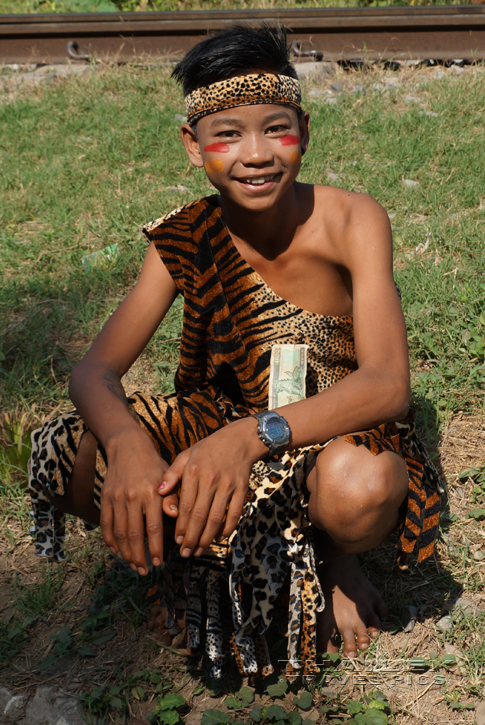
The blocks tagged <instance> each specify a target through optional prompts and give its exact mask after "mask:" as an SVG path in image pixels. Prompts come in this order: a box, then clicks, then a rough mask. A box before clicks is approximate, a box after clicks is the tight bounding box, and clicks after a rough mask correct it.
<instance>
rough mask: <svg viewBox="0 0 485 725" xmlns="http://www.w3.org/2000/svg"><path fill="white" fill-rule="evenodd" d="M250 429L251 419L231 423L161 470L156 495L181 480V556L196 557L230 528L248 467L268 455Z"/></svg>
mask: <svg viewBox="0 0 485 725" xmlns="http://www.w3.org/2000/svg"><path fill="white" fill-rule="evenodd" d="M256 430H257V422H256V420H255V419H254V418H244V419H242V420H238V421H235V422H234V423H231V424H230V425H228V426H226V427H225V428H221V429H220V430H218V431H216V432H215V433H213V434H212V435H210V436H208V437H207V438H204V440H201V441H199V442H198V443H196V444H195V445H193V446H191V448H188V449H187V450H186V451H183V453H181V454H180V455H179V456H177V458H176V459H175V461H174V462H173V464H172V465H171V466H170V468H168V470H167V471H166V473H165V475H164V478H163V483H162V486H161V487H160V489H159V493H160V494H161V495H162V496H166V495H167V494H169V493H170V492H171V491H172V490H173V488H174V487H175V486H176V484H177V483H178V482H179V481H182V485H181V489H180V501H179V514H178V519H177V525H176V529H175V541H176V542H177V544H180V548H181V553H182V556H184V557H187V556H190V555H191V554H192V553H194V554H195V556H200V555H201V554H202V553H203V551H204V549H206V548H207V547H208V546H209V545H210V544H211V542H212V541H213V540H214V538H216V537H217V538H225V537H226V536H229V534H231V533H232V532H233V531H234V529H235V528H236V525H237V523H238V521H239V518H240V516H241V513H242V509H243V505H244V499H245V496H246V491H247V489H248V485H249V475H250V473H251V467H252V465H253V463H255V462H256V461H257V460H259V459H260V458H262V457H263V456H264V455H266V454H267V453H268V449H267V448H266V446H265V445H264V444H263V443H262V442H261V441H260V440H259V438H258V436H257V433H256ZM164 510H166V509H165V507H164Z"/></svg>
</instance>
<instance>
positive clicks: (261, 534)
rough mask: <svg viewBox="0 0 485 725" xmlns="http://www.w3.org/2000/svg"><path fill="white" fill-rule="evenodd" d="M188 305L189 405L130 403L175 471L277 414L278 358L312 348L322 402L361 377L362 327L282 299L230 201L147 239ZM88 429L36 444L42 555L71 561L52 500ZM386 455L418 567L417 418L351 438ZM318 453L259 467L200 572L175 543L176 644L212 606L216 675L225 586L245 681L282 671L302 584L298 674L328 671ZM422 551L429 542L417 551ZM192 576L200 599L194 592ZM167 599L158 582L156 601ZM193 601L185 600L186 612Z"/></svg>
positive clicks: (61, 425) (422, 533)
mask: <svg viewBox="0 0 485 725" xmlns="http://www.w3.org/2000/svg"><path fill="white" fill-rule="evenodd" d="M144 233H145V235H146V236H147V238H148V240H149V241H152V242H154V244H155V246H156V248H157V250H158V252H159V254H160V257H161V258H162V260H163V262H164V263H165V265H166V266H167V268H168V270H169V272H170V274H171V276H172V278H173V280H174V281H175V284H176V286H177V288H178V290H179V292H180V293H181V294H183V296H184V317H183V330H182V338H181V343H180V364H179V367H178V370H177V373H176V376H175V393H174V394H170V395H151V396H147V395H142V394H140V393H135V394H134V395H132V396H131V397H130V398H129V405H130V408H131V411H132V414H133V415H134V416H135V417H137V419H138V421H139V423H140V425H141V426H142V427H143V428H144V429H145V430H146V431H147V432H148V433H149V435H150V436H151V438H152V440H153V442H154V445H155V447H156V449H157V450H158V451H159V453H160V455H161V456H162V457H163V458H164V459H165V460H166V461H173V460H174V458H175V457H176V456H177V455H178V453H180V452H181V451H182V450H184V449H186V448H187V447H189V446H191V445H193V444H194V443H195V442H197V441H198V440H200V439H201V438H204V437H205V436H207V435H209V434H210V433H212V432H214V431H216V430H217V429H218V428H220V427H221V426H224V425H227V424H228V423H230V422H231V421H233V420H235V419H237V418H240V417H241V416H247V415H248V414H250V413H252V412H256V411H260V410H265V409H266V408H267V406H268V379H269V364H270V356H271V348H272V346H273V345H274V344H275V343H277V342H280V343H300V342H303V341H304V342H306V343H308V345H309V349H308V373H307V381H306V389H307V394H308V396H310V395H315V394H316V393H318V392H320V391H322V390H324V389H325V388H327V387H329V386H330V385H333V384H334V383H336V382H337V381H338V380H340V379H341V378H343V377H344V376H345V375H348V374H349V373H351V372H352V371H353V370H355V369H356V367H357V361H356V356H355V350H354V342H353V325H352V318H351V317H330V316H324V315H319V314H316V313H310V312H306V311H305V310H302V309H300V308H299V307H296V306H295V305H293V304H291V303H290V302H287V301H285V300H283V299H282V298H281V297H278V295H276V294H275V293H274V292H273V291H272V290H271V289H270V288H269V287H268V286H267V285H266V283H265V282H264V281H263V280H262V278H261V277H260V276H259V275H258V273H257V272H256V271H255V270H253V269H252V268H251V267H250V266H249V265H248V264H247V262H246V261H245V260H244V259H243V258H242V257H241V255H240V254H239V252H238V250H237V248H236V246H235V245H234V243H233V242H232V240H231V237H230V234H229V232H228V229H227V227H226V225H225V223H224V220H223V218H222V213H221V208H220V206H219V204H218V201H217V197H216V196H212V197H208V198H205V199H200V200H198V201H194V202H192V203H190V204H188V205H187V206H185V207H183V208H182V209H179V210H175V211H174V212H172V213H171V214H168V215H167V216H165V217H164V218H162V219H159V220H157V221H155V222H153V223H151V224H148V225H147V226H146V227H145V228H144ZM85 430H86V426H85V424H84V423H83V421H82V420H81V418H80V417H79V416H78V415H77V414H76V413H72V414H68V415H63V416H61V417H60V418H57V419H56V420H53V421H51V422H49V423H47V424H46V425H45V426H44V427H43V428H41V429H40V430H38V431H35V432H34V433H33V453H32V459H31V477H30V492H31V495H32V503H33V515H34V520H35V530H36V549H37V553H38V554H40V555H45V556H51V557H53V558H54V559H56V560H58V561H60V560H62V559H63V558H64V556H65V555H64V515H63V514H62V513H61V512H60V511H58V510H56V509H54V508H53V506H52V505H51V504H50V503H49V501H48V499H47V497H46V496H45V494H44V491H45V490H48V491H49V492H51V493H52V494H56V495H62V494H63V493H64V491H65V487H66V485H67V484H68V481H69V476H70V472H71V471H72V467H73V464H74V460H75V456H76V451H77V448H78V445H79V441H80V438H81V436H82V434H83V432H84V431H85ZM345 440H347V441H348V442H349V443H351V444H352V445H355V446H360V445H364V446H366V447H367V448H368V449H369V450H370V451H371V452H372V453H373V454H375V455H378V454H379V453H380V452H381V451H385V450H387V451H395V452H400V453H402V455H403V456H404V459H405V461H406V464H407V467H408V472H409V495H408V499H407V511H406V513H405V516H404V518H403V521H402V524H401V533H400V538H399V544H398V563H399V566H400V567H401V568H403V569H404V568H406V567H407V564H408V559H409V555H410V554H411V552H413V551H414V550H417V552H418V561H423V560H424V559H426V558H427V557H429V556H430V555H431V553H432V551H433V546H434V539H435V536H436V531H437V525H438V515H439V501H440V497H439V493H440V491H441V489H440V482H439V478H438V474H437V472H436V470H435V468H434V466H433V464H432V463H431V461H430V460H429V458H428V456H427V453H426V451H425V450H424V448H423V446H422V444H421V442H420V440H419V439H418V438H417V436H416V434H415V432H414V425H413V415H412V414H410V415H408V416H407V417H406V418H405V419H404V420H402V421H398V422H396V423H387V424H383V425H381V426H379V427H378V428H375V429H373V430H369V431H367V432H364V433H359V434H353V435H347V436H345ZM327 444H328V441H327V442H326V443H322V444H321V445H314V446H308V447H306V448H301V449H298V450H294V451H287V452H285V453H283V454H281V455H277V456H274V457H270V458H268V459H266V460H265V461H258V462H257V463H256V464H255V465H254V466H253V469H252V474H251V477H250V482H249V489H248V495H247V498H246V502H245V505H244V509H243V513H242V516H241V519H240V522H239V525H238V528H237V530H236V531H235V532H234V533H233V534H232V535H231V537H230V538H229V539H228V540H226V541H225V542H223V543H221V544H215V543H214V544H213V545H212V546H211V547H210V549H209V550H207V551H206V553H205V554H204V555H203V556H202V557H200V558H197V559H195V558H192V559H191V560H189V561H187V560H185V559H182V558H181V557H180V556H179V553H178V547H176V546H175V545H174V543H173V540H172V541H171V543H170V546H169V548H168V553H167V555H166V560H165V563H164V566H163V567H161V569H159V570H158V572H156V574H155V575H156V576H158V578H159V579H160V580H161V581H160V584H161V587H162V589H163V591H164V596H165V600H166V603H167V608H168V615H169V622H168V627H169V628H171V631H172V633H175V632H176V631H177V630H176V627H175V609H180V608H186V610H187V611H186V622H187V627H188V633H189V646H190V647H197V646H198V645H199V644H200V632H201V626H202V622H201V618H202V602H201V583H202V582H204V587H203V590H204V591H205V592H206V594H205V599H206V603H205V612H206V622H205V640H206V651H207V654H208V656H209V658H210V660H211V661H212V675H213V676H220V674H221V664H222V656H223V639H224V637H223V632H222V627H221V617H220V610H219V595H220V590H221V587H226V591H227V590H229V593H230V597H231V600H232V619H233V624H234V627H233V634H232V640H231V641H232V651H233V652H234V654H235V656H236V659H237V662H238V664H239V667H240V670H241V672H243V673H257V672H260V673H262V674H263V675H266V674H269V673H270V672H272V669H273V668H272V665H271V662H270V659H269V655H268V648H267V645H266V640H265V634H264V633H265V631H266V630H267V628H268V626H269V625H270V623H271V621H272V616H273V612H274V607H275V601H276V599H277V598H278V595H279V594H280V593H282V590H283V589H284V584H285V581H286V582H288V581H289V614H288V619H289V621H288V665H287V668H286V674H287V676H288V677H290V678H293V677H295V676H296V675H297V674H298V673H303V674H305V675H312V674H315V673H316V672H317V671H318V667H317V665H316V663H315V660H316V654H317V652H316V614H317V612H319V611H322V609H323V607H324V600H323V595H322V590H321V587H320V583H319V579H318V576H317V574H316V563H315V557H314V549H313V544H312V534H311V527H310V525H309V521H308V517H307V506H308V491H307V489H306V486H305V480H306V474H307V471H308V469H309V467H310V466H311V465H312V461H313V460H314V459H315V457H316V456H317V454H318V453H319V451H321V450H322V449H323V448H324V446H325V445H327ZM106 465H107V461H106V454H105V452H104V450H103V449H102V448H101V447H99V448H98V452H97V459H96V481H95V502H96V504H97V506H98V507H99V505H100V490H101V486H102V484H103V480H104V476H105V474H106ZM418 539H419V544H417V542H418ZM186 568H188V569H189V570H190V584H189V586H188V594H187V595H186V594H185V587H184V586H183V584H182V579H183V576H184V570H185V569H186ZM150 597H151V600H152V601H157V600H158V598H159V594H158V584H157V583H155V586H154V587H153V588H152V590H151V592H150ZM184 600H185V601H184Z"/></svg>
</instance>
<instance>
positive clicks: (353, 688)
mask: <svg viewBox="0 0 485 725" xmlns="http://www.w3.org/2000/svg"><path fill="white" fill-rule="evenodd" d="M484 439H485V420H484V419H483V418H481V417H478V416H469V415H458V416H456V417H454V418H452V419H450V421H449V424H448V426H447V427H446V429H445V432H444V434H443V437H442V440H441V442H440V445H439V447H438V457H437V459H436V462H437V464H438V466H439V467H440V468H441V471H442V473H443V475H444V477H445V479H446V482H447V485H448V490H449V507H450V513H451V514H456V516H457V517H458V518H457V520H456V523H455V525H453V526H451V527H450V528H449V529H448V530H447V532H446V533H445V534H444V536H443V537H441V538H440V540H439V542H438V544H437V551H436V555H435V556H434V557H433V559H432V560H431V561H430V562H427V563H425V564H424V565H423V566H421V567H419V568H417V567H414V568H411V569H410V571H408V572H406V573H398V572H396V571H395V569H394V567H393V561H394V543H393V542H392V541H389V542H387V543H386V544H385V545H384V546H382V547H380V548H379V549H377V550H374V551H373V552H370V553H369V554H367V555H366V556H365V557H364V563H365V569H366V572H367V574H368V576H369V577H370V579H371V580H372V581H373V582H374V583H375V584H376V586H378V588H379V589H380V590H381V592H382V593H383V595H384V597H385V599H386V601H387V603H388V605H389V609H390V614H389V618H388V621H387V622H385V624H384V631H383V632H382V634H381V635H380V637H379V639H378V642H377V644H376V646H375V648H374V649H373V651H371V652H369V653H368V654H367V655H365V656H363V655H361V656H360V657H359V658H358V659H356V660H353V661H342V663H341V665H340V667H339V668H338V669H337V671H332V672H329V674H328V675H327V676H326V678H325V682H324V683H323V685H324V686H325V687H326V688H330V689H332V690H335V691H336V692H337V693H338V694H339V695H340V697H341V698H345V697H347V696H348V697H352V698H358V697H360V696H362V695H363V694H364V693H366V692H368V691H370V690H372V689H374V688H376V687H377V688H378V689H380V690H381V691H382V692H383V693H384V694H385V695H387V696H388V698H389V701H390V703H391V705H392V707H393V710H394V713H395V722H396V723H399V725H405V724H406V723H433V725H437V724H438V723H442V724H443V725H444V724H445V723H456V724H457V723H465V722H466V723H472V722H474V718H475V715H474V711H473V710H458V709H455V710H454V709H450V706H449V704H448V703H447V699H446V697H447V696H448V698H449V696H450V693H451V692H455V693H456V692H459V693H462V695H463V697H462V698H461V699H460V702H463V703H464V702H466V703H468V704H469V705H470V706H471V705H473V704H476V703H478V702H479V701H480V699H481V695H485V691H483V670H480V668H479V667H478V669H477V671H476V677H475V681H473V662H472V663H470V662H467V661H466V658H467V655H466V652H461V651H460V650H459V648H456V647H455V649H453V647H454V645H453V643H451V650H450V642H445V641H444V639H445V638H444V636H443V634H442V633H441V632H440V630H439V629H437V627H436V624H435V623H436V622H437V621H438V620H439V619H440V617H442V616H444V615H446V614H447V613H448V612H449V611H450V610H451V609H452V607H453V604H454V602H455V601H456V600H457V598H458V597H462V598H466V599H467V600H471V601H473V602H474V603H476V604H477V605H478V606H479V607H482V606H483V607H484V610H485V594H484V589H483V581H484V567H483V563H481V562H476V563H475V564H467V565H466V566H464V565H463V562H459V561H457V560H456V557H455V558H454V557H453V551H454V547H456V546H459V545H460V544H463V542H464V541H465V540H466V541H467V542H468V547H469V550H470V551H471V552H474V551H478V550H480V549H481V548H482V547H483V546H484V544H485V541H484V539H485V529H484V526H483V524H480V523H475V522H470V519H467V518H466V515H467V511H468V510H469V509H470V494H471V487H472V483H471V482H470V481H469V482H465V483H461V482H460V481H459V479H458V473H459V471H461V470H463V469H465V468H469V467H471V466H474V465H480V463H481V462H482V450H483V449H482V446H481V445H480V444H481V443H482V441H484ZM68 527H69V534H70V540H69V550H70V552H71V556H70V558H69V560H68V562H67V563H66V564H64V565H63V571H64V580H63V583H62V586H61V588H60V589H59V591H58V593H57V595H56V600H55V602H54V603H53V605H52V608H51V609H50V610H48V611H45V612H39V614H38V616H37V617H36V619H35V621H34V622H33V624H32V625H31V626H30V627H29V629H28V639H27V640H26V641H25V642H24V643H23V644H22V646H21V648H20V651H19V652H18V654H17V655H16V656H15V657H14V658H13V660H12V662H11V664H10V666H8V667H7V668H6V669H4V670H3V671H2V672H1V674H0V686H5V687H8V688H9V690H10V691H12V692H14V693H15V694H18V693H28V694H31V693H33V692H34V691H35V690H36V688H38V687H40V686H41V685H46V684H49V686H52V687H55V688H59V690H62V691H64V692H66V693H69V694H71V695H74V696H80V695H81V694H82V693H83V692H87V691H90V690H92V689H93V688H96V687H101V688H102V687H103V686H105V685H106V684H107V683H119V682H122V681H123V680H124V679H126V678H127V677H129V675H130V674H132V673H133V672H136V671H137V670H142V669H143V668H148V669H149V670H150V671H160V672H161V674H162V676H163V678H164V681H165V682H170V680H172V681H173V683H174V684H175V685H176V686H177V687H179V688H180V689H179V692H180V694H182V695H184V697H185V698H186V700H187V703H188V705H189V706H190V713H189V714H188V716H187V719H186V722H187V723H189V725H190V723H196V722H199V721H200V717H201V713H202V712H203V711H204V710H206V709H208V708H221V709H222V710H224V709H225V708H224V699H225V697H226V696H227V691H228V690H230V689H231V687H236V688H237V687H238V686H240V684H241V683H238V682H230V681H228V682H225V683H223V685H224V687H225V688H227V691H226V693H225V694H224V693H220V694H219V696H214V695H217V692H214V691H211V689H210V687H209V686H208V687H206V688H202V687H201V686H200V683H201V682H202V683H206V684H207V682H206V680H204V677H203V673H204V669H198V665H197V663H196V664H195V665H193V664H192V665H191V666H190V667H189V669H187V664H188V660H187V657H186V656H185V655H183V654H179V653H176V652H175V651H173V650H171V649H170V648H166V647H161V646H160V644H159V643H158V642H157V641H156V640H155V639H154V638H153V636H152V634H151V632H150V631H149V630H148V628H147V624H146V614H147V610H146V608H145V607H144V605H143V601H144V599H143V598H144V590H146V586H145V584H144V582H142V581H141V580H140V581H139V582H138V583H136V582H135V583H134V582H133V577H135V575H133V574H131V573H130V572H129V570H127V569H126V567H123V565H122V564H121V563H120V562H116V561H115V560H114V559H113V557H112V556H111V554H110V553H109V552H107V551H106V550H105V547H104V545H103V543H102V540H101V538H100V535H99V533H97V532H94V533H86V532H85V531H84V530H83V528H82V526H81V525H80V524H79V523H76V522H74V521H71V522H69V524H68ZM3 531H4V533H3V535H2V541H1V543H0V547H1V548H0V565H1V571H0V581H1V587H0V612H1V617H2V618H3V620H4V621H6V620H7V619H8V618H9V617H11V616H12V613H14V614H15V615H16V616H19V617H21V616H22V611H21V610H22V607H23V609H24V611H25V602H26V597H25V592H26V591H32V590H35V587H36V586H39V587H41V586H45V578H46V569H45V567H46V565H45V563H43V562H39V560H38V559H37V558H36V557H35V556H34V553H33V546H32V544H31V541H30V537H29V536H28V534H27V532H26V531H25V530H23V528H22V527H21V525H20V524H19V521H18V519H17V518H16V516H14V515H12V516H7V517H5V520H4V527H3ZM51 566H52V565H51ZM113 567H114V572H115V579H116V578H118V579H119V578H120V577H123V576H125V577H127V579H126V582H127V585H126V587H127V589H129V590H130V591H132V593H133V596H130V598H129V600H128V601H131V605H129V606H128V608H124V604H123V607H122V608H118V611H117V612H116V613H115V615H114V616H112V618H111V619H110V627H109V630H110V631H112V632H114V634H113V635H112V639H110V640H109V642H107V643H105V644H100V645H99V646H97V647H95V649H94V651H93V656H89V657H80V656H79V655H77V654H72V653H67V654H65V655H64V656H62V657H60V658H59V660H58V661H57V663H55V664H54V665H52V666H51V667H49V668H47V669H45V670H39V666H40V665H41V663H42V662H43V661H45V659H46V658H47V657H48V656H49V654H50V653H51V652H52V650H53V646H54V641H53V640H52V639H51V636H52V635H54V634H57V633H58V632H59V630H60V629H61V627H64V626H66V625H67V626H69V627H70V628H71V632H72V633H73V634H74V635H75V633H76V632H78V630H79V626H80V623H81V622H83V620H85V618H86V617H87V616H89V613H90V612H92V611H93V603H94V609H96V607H97V608H98V610H99V609H102V608H103V607H105V608H106V607H108V605H109V606H111V605H112V602H113V596H111V595H110V596H105V597H104V599H103V595H102V596H101V598H100V593H99V590H100V586H101V589H102V587H103V578H104V577H107V579H108V584H109V576H108V575H107V574H106V572H111V579H113ZM55 569H56V565H53V572H54V570H55ZM472 574H473V576H472ZM52 576H53V577H55V573H53V574H52ZM477 577H478V578H477ZM42 582H44V584H42ZM467 583H469V586H467ZM130 587H131V589H130ZM108 588H109V587H108ZM125 593H126V592H125ZM135 594H136V597H137V598H138V601H139V603H138V604H136V602H135V601H134V599H133V597H134V596H135ZM115 595H116V592H115ZM117 596H118V599H120V597H121V599H122V598H123V597H122V596H121V593H120V592H118V594H117ZM115 598H116V596H115ZM125 603H126V598H125ZM409 605H412V606H415V607H417V610H418V616H417V621H416V624H415V626H414V629H413V630H412V631H411V632H409V633H406V632H404V631H403V626H402V623H403V615H402V612H403V608H404V607H406V606H409ZM90 607H91V609H90ZM19 612H20V614H19ZM474 636H478V635H477V634H476V633H471V634H470V635H469V637H472V638H473V637H474ZM468 641H469V640H468ZM450 651H451V652H452V653H455V654H457V653H458V655H460V654H461V655H463V657H464V658H465V659H464V661H463V662H462V661H460V660H459V664H458V666H454V667H450V668H449V669H448V670H447V671H446V672H444V673H443V672H442V671H441V675H438V674H437V671H436V672H435V671H433V670H432V669H431V670H428V671H426V672H421V673H420V672H419V671H412V670H410V669H409V663H408V661H409V658H412V657H417V656H420V657H428V656H429V653H430V652H435V653H438V655H441V654H443V653H445V652H450ZM406 662H407V664H406ZM460 662H462V663H461V664H460ZM464 662H466V664H467V665H468V666H467V667H465V666H464V664H463V663H464ZM477 666H478V665H477ZM255 684H256V685H257V688H256V692H258V684H259V690H260V694H259V695H258V694H257V695H256V704H259V703H260V702H261V703H263V704H264V703H265V702H266V703H269V702H270V698H269V697H268V696H265V695H264V694H262V693H263V689H262V688H263V685H262V683H255ZM321 684H322V683H321ZM317 690H318V688H317ZM324 692H326V690H324ZM316 693H317V691H316ZM316 693H315V699H314V702H315V703H316V704H318V702H319V700H321V701H322V702H323V699H322V698H321V697H320V696H319V695H317V694H316ZM211 694H212V696H211ZM327 694H328V693H327ZM330 694H331V693H330ZM292 697H293V694H291V695H290V694H287V696H286V699H287V703H286V704H287V705H289V706H291V702H292V699H291V698H292ZM154 698H155V693H152V694H149V695H148V696H147V699H146V700H145V701H143V702H137V701H136V699H132V701H130V709H131V714H130V719H129V722H131V723H133V724H134V725H136V724H138V723H139V724H140V725H141V724H142V723H146V722H147V720H146V718H145V717H144V716H145V714H146V713H147V712H148V711H150V710H151V709H153V705H154ZM280 704H282V705H285V698H283V699H282V701H281V703H280ZM311 716H312V713H310V717H311ZM313 717H314V718H317V721H318V718H321V717H322V716H321V715H320V716H319V715H318V712H317V710H315V711H314V714H313ZM109 721H112V722H116V718H115V716H112V718H110V719H106V720H98V722H109ZM93 722H95V720H93Z"/></svg>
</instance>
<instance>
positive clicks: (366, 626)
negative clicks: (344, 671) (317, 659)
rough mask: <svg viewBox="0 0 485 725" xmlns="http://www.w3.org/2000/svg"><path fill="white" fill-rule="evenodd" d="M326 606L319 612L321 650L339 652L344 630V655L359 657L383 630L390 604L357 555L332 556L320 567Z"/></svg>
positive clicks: (318, 625)
mask: <svg viewBox="0 0 485 725" xmlns="http://www.w3.org/2000/svg"><path fill="white" fill-rule="evenodd" d="M319 577H320V583H321V585H322V589H323V594H324V596H325V609H324V610H323V612H321V613H320V614H317V651H318V652H338V650H339V648H338V643H339V637H338V635H339V634H340V635H341V637H342V639H343V642H344V655H345V656H346V657H357V650H358V649H360V650H366V649H367V648H368V647H369V645H370V642H371V639H374V638H375V637H377V635H378V634H379V630H380V628H381V621H380V618H381V617H385V616H386V614H387V607H386V605H385V604H384V602H383V600H382V598H381V595H380V594H379V592H378V591H377V589H376V588H375V587H374V586H373V585H372V584H371V583H370V581H369V580H368V579H367V577H366V576H365V575H364V572H363V571H362V569H361V567H360V564H359V560H358V559H357V557H356V556H339V557H336V558H334V559H328V560H327V561H325V563H324V564H322V565H321V567H320V568H319Z"/></svg>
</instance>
